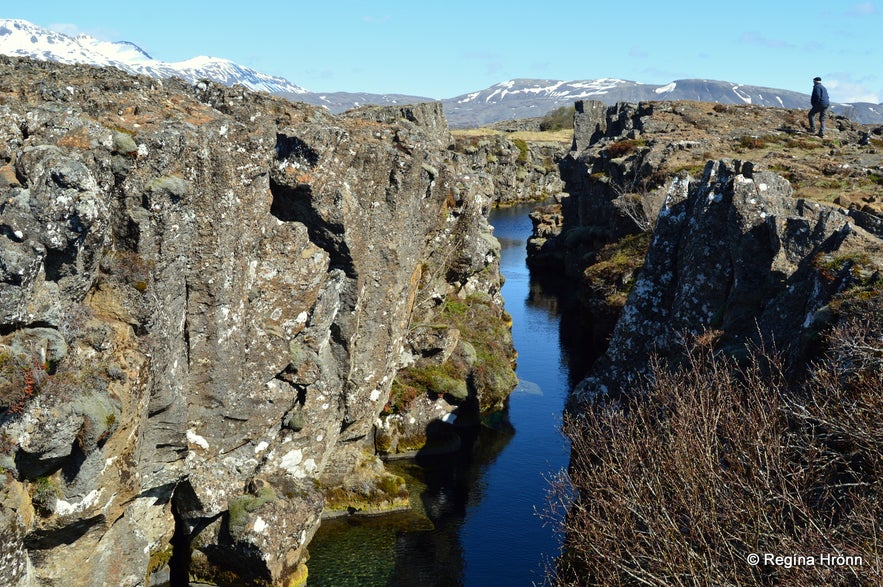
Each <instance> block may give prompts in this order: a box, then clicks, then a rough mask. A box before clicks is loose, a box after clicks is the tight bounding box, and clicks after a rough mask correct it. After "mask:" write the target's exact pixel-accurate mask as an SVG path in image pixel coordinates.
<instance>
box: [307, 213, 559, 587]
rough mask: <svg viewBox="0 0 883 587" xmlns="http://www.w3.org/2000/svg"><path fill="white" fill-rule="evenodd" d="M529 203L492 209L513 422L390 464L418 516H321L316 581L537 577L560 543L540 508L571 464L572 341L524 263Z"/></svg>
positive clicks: (484, 583) (483, 583) (364, 586)
mask: <svg viewBox="0 0 883 587" xmlns="http://www.w3.org/2000/svg"><path fill="white" fill-rule="evenodd" d="M532 207H533V206H532V205H524V206H516V207H510V208H502V209H497V210H494V211H492V212H491V217H490V222H491V224H492V225H493V226H494V228H495V230H494V235H495V236H496V237H497V239H499V241H500V243H501V244H502V266H501V268H502V272H503V275H504V276H505V278H506V283H505V285H504V287H503V297H504V298H505V300H506V310H507V311H508V312H509V313H510V314H511V315H512V322H513V326H512V331H513V332H512V334H513V339H514V342H515V348H516V350H517V351H518V368H517V371H516V372H517V374H518V378H519V380H520V383H519V385H518V387H517V388H516V390H515V391H514V392H513V394H512V396H511V399H510V402H509V409H508V416H509V421H510V423H511V430H510V431H508V432H500V431H491V430H481V431H478V432H477V433H476V436H475V438H474V439H468V440H470V441H471V442H465V443H464V445H466V446H465V448H464V450H463V451H462V452H461V453H459V454H457V455H453V456H451V455H448V456H446V457H443V458H442V457H438V458H435V459H420V460H417V461H399V462H395V463H392V464H391V467H396V471H397V472H398V473H399V474H402V475H404V476H406V478H408V480H409V486H410V488H411V496H412V502H413V504H414V509H415V513H414V514H405V515H396V516H383V517H377V518H359V517H349V518H345V519H336V520H327V521H325V522H323V524H322V527H321V528H320V530H319V532H318V533H317V535H316V537H315V538H314V540H313V542H312V543H311V544H310V555H311V557H310V561H309V568H310V578H309V586H310V587H325V586H332V585H333V586H335V587H348V586H353V587H355V586H358V587H370V586H391V585H395V586H397V587H398V586H403V587H407V586H411V585H413V586H420V587H427V586H433V585H437V586H440V587H441V586H444V587H448V586H454V585H464V586H467V587H471V586H476V587H479V586H480V587H488V586H496V585H499V586H506V587H514V586H519V585H525V586H530V585H532V584H541V583H542V579H543V572H544V564H545V563H547V562H550V561H551V559H552V558H554V557H555V556H556V554H557V553H558V548H559V539H558V537H557V536H556V534H555V532H554V530H553V529H552V528H551V527H549V526H548V525H544V523H543V521H542V520H541V519H540V518H539V517H538V516H537V515H536V511H537V510H541V509H542V508H543V506H544V501H545V498H546V491H547V487H548V478H549V476H550V475H552V474H554V473H555V472H557V471H559V470H560V469H561V468H563V467H566V465H567V458H568V447H567V445H566V442H565V439H564V438H563V437H562V436H561V434H560V433H559V430H558V427H559V424H560V421H561V414H562V411H563V408H564V402H565V399H566V395H567V391H568V388H569V385H570V383H569V382H570V381H572V380H573V375H574V374H572V373H570V372H569V371H570V369H571V368H569V367H568V365H573V363H572V362H571V361H569V360H568V358H567V350H565V349H568V348H569V349H573V348H574V345H573V343H570V342H568V343H567V344H564V343H562V336H561V332H560V324H561V313H560V311H559V308H560V303H559V297H558V296H557V295H556V292H554V291H552V289H553V288H550V286H548V285H546V286H545V287H544V286H542V285H540V284H539V283H538V282H537V280H535V279H533V278H532V277H531V274H530V272H529V271H528V268H527V265H526V263H525V258H526V254H525V246H526V242H527V238H528V236H529V235H530V232H531V223H530V219H529V217H528V213H529V211H530V209H531V208H532ZM422 515H425V518H423V517H421V516H422ZM426 518H428V519H429V520H430V521H431V522H432V524H431V526H432V529H427V527H428V526H429V525H428V524H426V523H425V522H426Z"/></svg>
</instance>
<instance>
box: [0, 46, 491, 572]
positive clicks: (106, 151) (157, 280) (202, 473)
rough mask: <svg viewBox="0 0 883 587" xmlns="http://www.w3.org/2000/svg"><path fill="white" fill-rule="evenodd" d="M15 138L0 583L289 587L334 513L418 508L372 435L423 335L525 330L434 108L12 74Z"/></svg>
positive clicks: (5, 159) (3, 131)
mask: <svg viewBox="0 0 883 587" xmlns="http://www.w3.org/2000/svg"><path fill="white" fill-rule="evenodd" d="M0 135H2V140H0V191H2V196H3V198H2V202H0V394H2V398H0V399H2V403H3V408H4V414H3V416H2V422H0V434H2V443H3V446H2V449H3V457H2V463H0V464H2V466H3V470H4V473H3V475H4V481H3V487H2V496H0V532H2V534H3V536H4V541H3V546H2V551H3V552H2V557H0V581H2V582H3V583H4V584H8V585H42V584H68V585H74V584H76V585H106V584H114V585H143V584H146V583H150V582H151V581H154V580H157V578H161V577H162V576H163V575H162V574H161V573H160V574H155V573H156V572H157V571H161V570H162V569H166V571H167V570H168V569H169V561H170V559H171V561H172V565H171V566H172V572H175V571H174V569H175V568H178V569H179V570H180V569H181V568H183V569H184V571H183V572H187V571H188V570H189V572H191V573H193V574H195V575H196V576H199V577H202V578H205V579H208V580H217V579H218V578H219V577H227V578H230V577H235V578H236V579H235V580H237V581H242V582H244V583H245V584H258V583H259V584H289V583H291V582H292V581H295V582H296V581H297V580H299V579H302V578H303V577H304V576H305V573H306V569H305V566H304V561H305V559H306V546H307V544H308V543H309V540H310V538H311V536H312V535H313V533H314V532H315V529H316V528H317V526H318V523H319V519H320V516H321V515H322V512H323V509H324V503H325V496H326V495H327V494H328V493H329V492H333V491H334V490H336V489H339V488H341V487H342V488H343V489H342V491H343V493H344V494H347V492H349V491H351V489H352V487H359V488H362V489H361V490H362V491H366V490H365V489H364V488H365V487H370V488H376V487H383V488H384V489H383V490H380V489H378V490H377V492H376V494H373V495H372V496H371V497H372V499H373V500H374V502H375V503H376V502H378V501H381V502H385V503H386V505H387V506H389V507H396V506H397V505H401V504H402V503H407V491H406V490H405V489H404V488H403V487H401V486H400V485H399V483H398V481H400V480H393V481H394V482H393V483H392V489H390V483H389V480H390V477H391V476H390V475H388V474H387V473H385V471H384V470H383V467H382V465H381V463H380V461H379V460H378V459H377V458H376V457H375V456H374V454H375V452H374V429H375V426H376V424H377V416H378V414H379V413H380V412H381V411H382V409H383V407H384V405H385V404H386V403H387V401H388V399H389V393H390V387H391V385H392V380H393V378H394V376H395V374H396V372H397V371H398V369H399V368H400V367H401V366H402V365H403V364H406V363H408V361H409V360H413V359H409V357H410V356H411V355H409V353H411V354H413V353H416V354H420V353H421V352H422V349H421V348H420V345H421V342H420V339H419V337H417V338H415V337H414V336H413V327H414V325H415V324H420V323H425V322H431V321H432V320H433V317H434V315H435V314H436V313H438V312H440V311H441V309H442V308H443V305H444V301H445V300H446V299H448V298H449V297H455V298H456V297H457V296H460V297H461V298H465V297H467V296H469V295H472V296H476V295H478V296H480V297H481V298H482V300H483V301H485V302H486V303H488V304H490V305H491V306H492V307H494V308H496V310H495V311H494V315H495V316H496V317H497V319H499V320H503V321H504V318H503V312H502V307H501V303H502V300H501V299H500V297H499V285H500V279H499V272H498V261H499V254H498V248H497V247H496V246H495V241H494V239H493V238H492V237H491V236H490V229H489V227H488V225H487V222H486V220H485V217H484V215H483V211H486V209H487V207H488V206H489V204H490V198H491V194H490V193H489V192H488V190H486V189H485V187H486V186H483V185H481V183H480V182H479V181H476V180H475V179H474V178H472V177H471V176H470V175H469V173H468V172H463V171H461V169H460V168H459V167H458V166H457V164H456V163H455V162H454V161H453V157H452V155H451V150H450V148H451V146H452V145H453V139H452V137H451V136H450V133H449V131H448V127H447V123H446V122H445V119H444V116H443V114H442V112H441V109H440V106H439V105H437V104H424V105H416V106H407V107H400V108H387V109H377V108H369V109H365V110H362V111H356V112H351V113H348V114H347V115H345V116H341V117H334V116H331V115H329V114H328V113H326V112H325V111H323V110H321V109H317V108H313V107H309V106H306V105H297V104H291V103H288V102H285V101H283V100H278V99H273V98H270V97H269V96H267V95H262V94H254V93H250V92H247V91H245V90H243V89H241V88H232V89H231V88H225V87H221V86H217V85H214V84H209V83H200V84H198V85H196V86H189V85H186V84H184V83H181V82H178V81H175V80H167V81H158V80H154V79H149V78H145V77H130V76H127V75H124V74H122V73H120V72H117V71H115V70H103V69H96V68H89V67H79V66H62V65H56V64H47V63H41V62H32V61H28V60H18V59H11V58H2V59H0ZM430 346H431V345H430ZM476 393H480V390H479V391H476V390H473V391H472V394H473V395H475V394H476ZM494 401H496V400H494ZM491 403H493V402H491ZM373 491H374V490H373V489H371V490H370V491H369V493H370V492H373ZM173 538H174V539H175V540H176V543H177V544H182V543H183V544H184V545H185V547H184V548H180V547H179V548H176V549H173V548H172V546H171V544H172V542H173ZM72 561H76V562H75V563H72Z"/></svg>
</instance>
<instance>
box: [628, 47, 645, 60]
mask: <svg viewBox="0 0 883 587" xmlns="http://www.w3.org/2000/svg"><path fill="white" fill-rule="evenodd" d="M629 57H637V58H643V57H647V52H646V51H644V50H643V49H641V48H640V47H638V46H637V45H632V48H631V49H629Z"/></svg>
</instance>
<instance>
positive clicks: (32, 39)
mask: <svg viewBox="0 0 883 587" xmlns="http://www.w3.org/2000/svg"><path fill="white" fill-rule="evenodd" d="M0 53H2V54H5V55H13V56H18V57H33V58H36V59H42V60H46V61H58V62H61V63H86V64H90V65H98V66H111V67H117V68H119V69H122V70H124V71H127V72H129V73H137V74H142V75H148V76H151V77H159V78H168V77H180V78H182V79H185V80H187V81H189V82H197V81H198V80H200V79H211V80H213V81H216V82H219V83H222V84H225V85H232V84H242V85H244V86H246V87H248V88H250V89H253V90H261V91H265V92H270V93H273V94H287V95H290V96H291V95H298V94H304V93H306V92H307V90H305V89H303V88H301V87H300V86H297V85H295V84H293V83H291V82H290V81H288V80H286V79H284V78H281V77H275V76H271V75H267V74H264V73H260V72H259V71H255V70H254V69H250V68H248V67H244V66H242V65H238V64H236V63H234V62H232V61H230V60H228V59H218V58H215V57H194V58H193V59H188V60H186V61H178V62H174V63H168V62H165V61H158V60H156V59H153V58H152V57H151V56H150V55H148V54H147V53H146V52H145V51H144V50H143V49H141V48H140V47H138V46H137V45H135V44H133V43H129V42H125V41H123V42H116V43H111V42H107V41H100V40H98V39H95V38H93V37H90V36H88V35H77V36H76V37H72V36H69V35H65V34H62V33H57V32H54V31H51V30H49V29H44V28H42V27H38V26H37V25H34V24H31V23H30V22H28V21H25V20H10V19H0Z"/></svg>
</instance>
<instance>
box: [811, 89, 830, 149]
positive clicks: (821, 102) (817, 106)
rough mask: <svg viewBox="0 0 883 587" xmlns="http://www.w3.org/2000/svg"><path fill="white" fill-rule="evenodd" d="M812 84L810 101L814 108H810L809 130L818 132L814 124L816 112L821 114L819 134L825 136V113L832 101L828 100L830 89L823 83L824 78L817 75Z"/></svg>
mask: <svg viewBox="0 0 883 587" xmlns="http://www.w3.org/2000/svg"><path fill="white" fill-rule="evenodd" d="M812 81H813V86H812V96H810V99H809V102H810V104H811V105H812V108H810V110H809V132H816V126H815V124H813V120H812V117H813V115H815V114H818V115H819V136H820V137H823V136H825V114H826V113H827V111H828V106H830V105H831V102H830V101H829V100H828V90H826V89H825V86H823V85H822V78H820V77H817V78H814V79H813V80H812Z"/></svg>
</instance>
